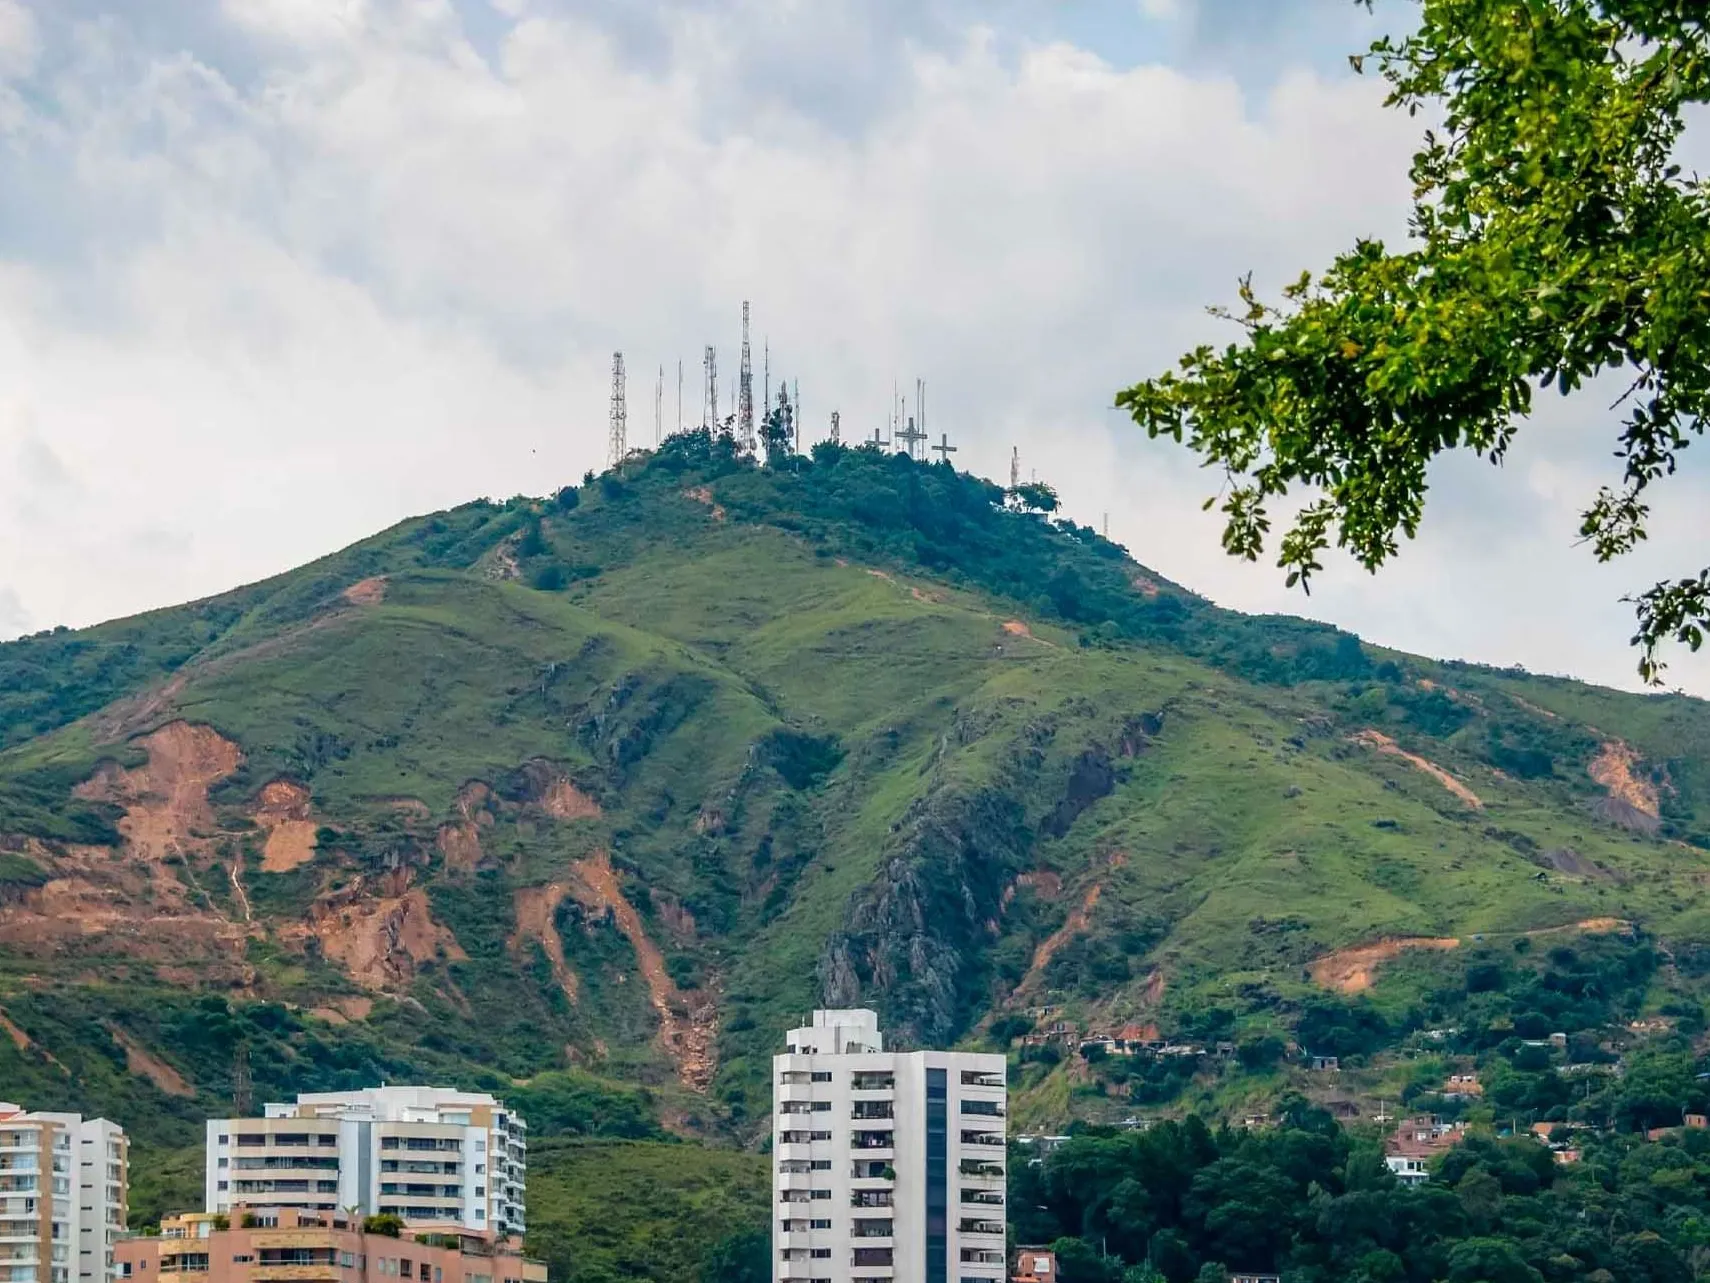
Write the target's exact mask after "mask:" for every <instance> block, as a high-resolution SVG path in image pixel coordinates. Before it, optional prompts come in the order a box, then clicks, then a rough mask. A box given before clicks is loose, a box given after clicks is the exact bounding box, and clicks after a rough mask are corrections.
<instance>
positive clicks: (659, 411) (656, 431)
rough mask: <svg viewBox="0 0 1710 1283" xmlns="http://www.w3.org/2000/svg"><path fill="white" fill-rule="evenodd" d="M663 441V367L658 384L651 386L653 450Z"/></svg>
mask: <svg viewBox="0 0 1710 1283" xmlns="http://www.w3.org/2000/svg"><path fill="white" fill-rule="evenodd" d="M664 439H665V367H664V366H663V365H662V366H660V367H659V382H657V383H655V384H654V385H653V448H654V449H655V450H657V449H658V448H659V445H660V443H661V442H662V441H664Z"/></svg>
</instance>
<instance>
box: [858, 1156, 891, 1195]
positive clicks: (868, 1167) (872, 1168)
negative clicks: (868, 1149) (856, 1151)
mask: <svg viewBox="0 0 1710 1283" xmlns="http://www.w3.org/2000/svg"><path fill="white" fill-rule="evenodd" d="M896 1178H897V1173H896V1169H895V1168H894V1167H892V1166H891V1164H890V1162H889V1160H887V1159H874V1158H862V1159H857V1160H856V1162H855V1164H854V1166H853V1168H852V1169H851V1171H850V1173H849V1179H851V1180H854V1181H883V1182H884V1183H885V1184H887V1185H888V1184H891V1183H893V1182H894V1181H895V1180H896ZM869 1188H871V1187H870V1186H869Z"/></svg>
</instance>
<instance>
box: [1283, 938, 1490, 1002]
mask: <svg viewBox="0 0 1710 1283" xmlns="http://www.w3.org/2000/svg"><path fill="white" fill-rule="evenodd" d="M1460 945H1461V942H1460V941H1459V940H1457V939H1454V938H1453V937H1441V938H1436V937H1431V936H1399V937H1396V938H1393V939H1388V940H1376V941H1373V942H1372V943H1371V944H1359V945H1355V946H1353V947H1352V948H1350V949H1338V950H1336V951H1335V952H1334V953H1327V954H1325V955H1324V956H1323V957H1322V958H1319V959H1317V960H1315V961H1314V962H1313V963H1312V965H1311V967H1310V968H1309V970H1310V971H1311V972H1312V978H1313V979H1314V980H1316V981H1317V982H1318V983H1319V984H1321V985H1323V986H1324V987H1325V988H1326V989H1334V990H1335V991H1336V992H1337V993H1364V992H1365V991H1366V990H1367V989H1370V988H1371V987H1372V983H1373V981H1374V979H1375V978H1376V976H1377V969H1378V968H1379V967H1380V966H1382V965H1383V964H1384V963H1386V962H1388V961H1389V960H1390V959H1391V958H1399V957H1400V956H1401V955H1402V953H1404V952H1405V951H1406V950H1408V949H1458V948H1460Z"/></svg>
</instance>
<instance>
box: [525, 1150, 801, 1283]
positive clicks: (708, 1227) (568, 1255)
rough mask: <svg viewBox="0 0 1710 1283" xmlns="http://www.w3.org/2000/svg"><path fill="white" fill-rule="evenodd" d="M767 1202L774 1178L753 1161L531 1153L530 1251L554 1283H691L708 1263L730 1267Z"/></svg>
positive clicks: (705, 1153)
mask: <svg viewBox="0 0 1710 1283" xmlns="http://www.w3.org/2000/svg"><path fill="white" fill-rule="evenodd" d="M771 1201H772V1178H771V1170H770V1168H769V1166H768V1164H767V1160H766V1159H764V1158H762V1157H760V1156H759V1155H755V1154H741V1153H734V1152H732V1151H729V1150H711V1149H689V1148H687V1147H685V1146H680V1145H678V1146H672V1145H658V1144H641V1143H635V1142H623V1143H617V1142H604V1143H572V1144H563V1145H545V1146H534V1147H532V1148H531V1152H530V1154H529V1172H528V1215H529V1223H530V1233H529V1247H530V1250H531V1251H533V1252H534V1253H536V1254H537V1255H539V1256H541V1257H543V1258H544V1259H545V1260H546V1262H547V1266H548V1268H549V1269H550V1271H551V1276H552V1279H553V1281H554V1283H639V1281H641V1280H646V1281H647V1283H693V1280H695V1279H696V1278H697V1277H701V1273H700V1272H701V1269H702V1266H703V1264H704V1263H707V1262H708V1261H709V1258H711V1259H712V1263H713V1264H715V1265H717V1264H718V1263H719V1262H721V1261H724V1260H726V1259H727V1257H726V1253H728V1251H729V1248H730V1247H731V1246H733V1245H732V1244H729V1243H727V1240H729V1239H731V1238H732V1236H733V1235H736V1236H738V1237H740V1236H741V1234H742V1232H743V1231H747V1232H748V1233H749V1234H750V1235H751V1234H752V1233H754V1232H755V1231H757V1230H762V1229H764V1228H766V1223H767V1214H768V1212H769V1210H770V1205H771ZM715 1254H717V1255H716V1256H715ZM768 1256H769V1254H768ZM714 1276H715V1277H717V1278H718V1283H750V1280H748V1279H745V1278H743V1277H741V1276H726V1275H723V1274H720V1273H718V1272H717V1271H715V1274H714ZM769 1277H770V1271H769V1270H768V1272H767V1273H766V1274H764V1275H762V1276H761V1279H760V1280H752V1283H761V1280H763V1279H765V1278H769ZM709 1283H710V1279H709Z"/></svg>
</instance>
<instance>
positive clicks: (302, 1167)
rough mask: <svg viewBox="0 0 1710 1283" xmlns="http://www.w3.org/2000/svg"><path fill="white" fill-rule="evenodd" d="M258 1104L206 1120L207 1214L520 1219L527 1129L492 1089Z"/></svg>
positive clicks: (511, 1222)
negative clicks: (350, 1212)
mask: <svg viewBox="0 0 1710 1283" xmlns="http://www.w3.org/2000/svg"><path fill="white" fill-rule="evenodd" d="M262 1112H263V1117H261V1118H215V1119H210V1120H209V1122H208V1141H207V1170H206V1175H205V1190H204V1205H205V1208H206V1210H207V1211H210V1212H226V1211H230V1210H231V1208H233V1207H234V1206H236V1205H237V1204H239V1203H244V1204H248V1205H249V1206H252V1207H294V1208H298V1209H303V1210H308V1211H323V1212H327V1211H339V1210H342V1209H346V1208H356V1209H357V1210H358V1211H360V1212H361V1213H362V1214H363V1215H367V1216H373V1215H393V1216H397V1217H400V1218H402V1219H403V1220H404V1221H405V1223H407V1224H410V1225H419V1226H426V1227H432V1226H436V1225H437V1226H442V1227H444V1228H445V1229H448V1230H452V1229H460V1230H463V1231H468V1232H473V1233H477V1234H492V1235H500V1236H502V1235H507V1234H519V1235H520V1234H521V1233H522V1232H523V1230H524V1228H525V1226H526V1222H525V1219H524V1211H523V1204H524V1198H523V1195H524V1188H525V1184H526V1177H527V1171H528V1128H527V1126H526V1125H525V1124H524V1123H523V1120H522V1119H520V1118H518V1117H517V1116H516V1115H515V1114H514V1113H511V1112H510V1111H509V1110H507V1109H506V1108H505V1105H504V1102H502V1101H499V1100H495V1099H494V1098H493V1097H491V1096H488V1095H485V1094H482V1093H478V1092H465V1091H452V1090H450V1089H449V1088H444V1087H371V1088H369V1089H367V1090H365V1091H352V1092H318V1093H306V1094H304V1095H300V1096H298V1097H297V1100H296V1103H295V1104H279V1105H267V1106H264V1107H263V1111H262ZM0 1283H5V1280H4V1279H3V1278H0Z"/></svg>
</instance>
